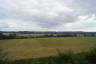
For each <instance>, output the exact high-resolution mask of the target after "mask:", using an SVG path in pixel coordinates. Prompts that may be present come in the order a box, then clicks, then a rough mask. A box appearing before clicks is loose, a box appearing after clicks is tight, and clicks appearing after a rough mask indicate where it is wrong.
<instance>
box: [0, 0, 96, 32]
mask: <svg viewBox="0 0 96 64" xmlns="http://www.w3.org/2000/svg"><path fill="white" fill-rule="evenodd" d="M0 31H96V0H0Z"/></svg>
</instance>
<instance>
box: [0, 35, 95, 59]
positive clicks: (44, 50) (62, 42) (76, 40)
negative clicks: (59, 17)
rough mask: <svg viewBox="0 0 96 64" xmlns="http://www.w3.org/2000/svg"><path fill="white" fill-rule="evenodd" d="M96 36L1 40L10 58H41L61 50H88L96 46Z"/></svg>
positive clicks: (0, 42) (1, 45)
mask: <svg viewBox="0 0 96 64" xmlns="http://www.w3.org/2000/svg"><path fill="white" fill-rule="evenodd" d="M95 46H96V37H59V38H58V37H51V38H29V39H8V40H0V49H2V50H3V52H4V53H7V54H6V58H8V59H9V60H16V59H28V58H40V57H48V56H55V55H57V49H58V50H60V51H61V52H64V51H67V50H73V51H74V52H76V53H78V52H82V51H87V50H89V48H95Z"/></svg>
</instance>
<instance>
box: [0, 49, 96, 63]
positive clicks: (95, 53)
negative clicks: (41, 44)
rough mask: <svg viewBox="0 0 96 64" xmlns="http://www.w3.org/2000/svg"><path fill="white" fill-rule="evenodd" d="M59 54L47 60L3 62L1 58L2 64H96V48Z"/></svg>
mask: <svg viewBox="0 0 96 64" xmlns="http://www.w3.org/2000/svg"><path fill="white" fill-rule="evenodd" d="M57 52H58V55H57V56H51V57H45V58H34V59H21V60H15V61H8V59H5V60H2V58H1V59H0V64H96V48H95V49H91V50H90V51H88V52H82V53H79V54H76V53H74V52H73V51H68V52H64V53H61V52H60V51H57ZM1 56H2V55H1Z"/></svg>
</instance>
